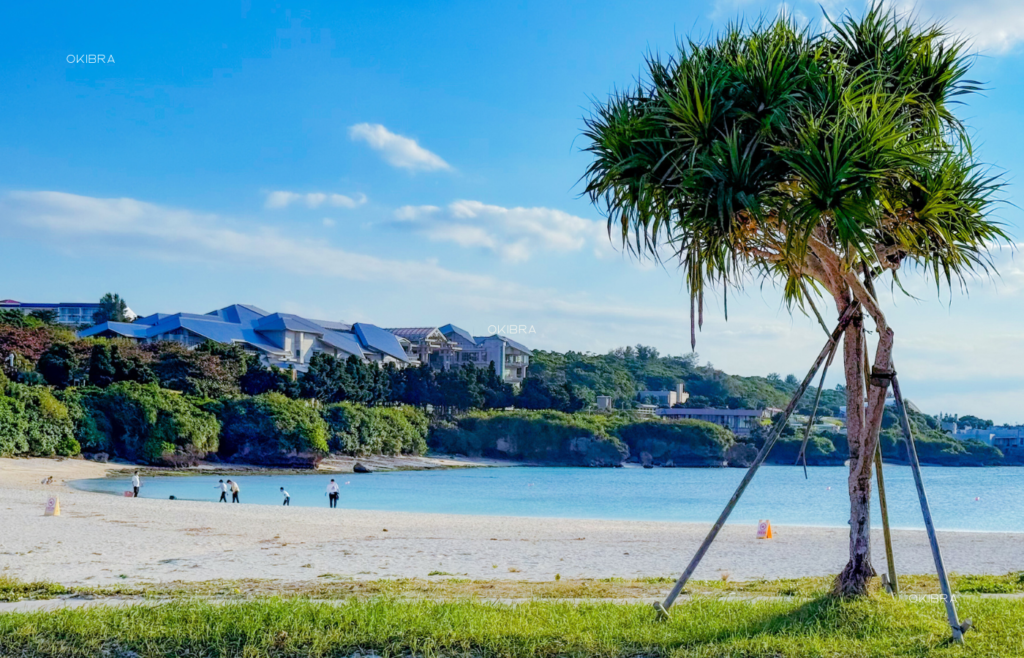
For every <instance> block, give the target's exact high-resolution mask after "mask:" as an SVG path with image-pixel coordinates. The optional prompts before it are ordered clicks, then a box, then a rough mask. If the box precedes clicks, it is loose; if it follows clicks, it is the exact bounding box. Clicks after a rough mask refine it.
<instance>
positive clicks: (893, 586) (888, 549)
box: [861, 274, 900, 596]
mask: <svg viewBox="0 0 1024 658" xmlns="http://www.w3.org/2000/svg"><path fill="white" fill-rule="evenodd" d="M864 278H865V281H866V282H867V286H868V290H869V291H870V292H871V294H872V295H874V294H875V287H874V285H873V284H872V283H871V278H870V277H869V276H868V275H867V274H865V277H864ZM861 340H863V341H864V395H865V398H866V396H867V394H868V393H869V392H870V391H871V372H872V370H871V359H870V358H869V357H868V341H867V336H866V335H864V334H862V335H861ZM882 381H883V382H884V383H885V384H886V387H888V383H889V382H888V381H887V380H885V379H883V380H882ZM878 430H879V431H878V432H876V433H875V434H874V436H872V437H871V438H872V439H874V440H875V478H876V479H877V480H878V507H879V509H880V510H881V512H882V537H883V538H884V539H885V562H886V566H887V567H888V568H889V577H888V578H887V580H888V585H889V589H890V592H891V593H892V595H893V596H899V593H900V592H899V582H898V580H897V578H896V557H895V556H894V555H893V553H892V533H891V532H890V530H889V506H888V505H887V504H886V502H885V478H884V477H883V476H882V445H881V441H880V439H879V434H880V433H881V430H882V428H881V427H879V428H878Z"/></svg>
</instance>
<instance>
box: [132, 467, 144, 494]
mask: <svg viewBox="0 0 1024 658" xmlns="http://www.w3.org/2000/svg"><path fill="white" fill-rule="evenodd" d="M140 487H142V480H140V479H139V472H138V471H135V475H133V476H132V490H133V491H134V492H135V495H134V496H132V498H138V497H139V488H140Z"/></svg>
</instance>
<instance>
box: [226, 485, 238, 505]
mask: <svg viewBox="0 0 1024 658" xmlns="http://www.w3.org/2000/svg"><path fill="white" fill-rule="evenodd" d="M228 484H229V485H231V502H233V503H237V502H239V501H238V491H239V489H238V483H237V482H235V481H233V480H228Z"/></svg>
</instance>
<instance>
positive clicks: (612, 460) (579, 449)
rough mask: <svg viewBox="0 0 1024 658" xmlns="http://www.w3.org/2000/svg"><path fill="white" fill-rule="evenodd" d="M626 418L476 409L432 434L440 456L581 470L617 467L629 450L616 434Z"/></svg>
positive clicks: (433, 445) (620, 415) (432, 439)
mask: <svg viewBox="0 0 1024 658" xmlns="http://www.w3.org/2000/svg"><path fill="white" fill-rule="evenodd" d="M624 422H626V417H625V415H624V414H613V415H603V414H569V413H565V412H562V411H553V410H548V411H528V410H517V411H507V412H495V411H473V412H470V413H468V414H466V415H464V416H461V417H459V418H458V419H457V420H456V421H455V422H454V423H451V424H449V425H448V426H444V427H439V428H437V429H435V430H434V432H433V433H432V435H431V445H432V447H434V448H435V449H436V450H438V451H440V452H448V453H458V454H465V455H487V456H492V457H504V458H507V459H518V460H526V461H536V462H554V463H559V464H568V465H578V466H618V465H619V464H621V463H622V461H623V460H624V459H625V458H626V457H627V456H628V455H629V449H628V448H627V447H626V446H625V444H623V443H622V442H621V441H619V439H618V438H617V437H616V436H615V434H614V432H615V430H616V429H617V428H618V427H619V426H620V425H621V424H623V423H624Z"/></svg>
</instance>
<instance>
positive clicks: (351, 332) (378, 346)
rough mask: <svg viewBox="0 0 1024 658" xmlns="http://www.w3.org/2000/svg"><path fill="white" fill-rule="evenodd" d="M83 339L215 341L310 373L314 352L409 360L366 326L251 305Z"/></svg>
mask: <svg viewBox="0 0 1024 658" xmlns="http://www.w3.org/2000/svg"><path fill="white" fill-rule="evenodd" d="M78 336H79V337H80V338H88V337H90V336H104V337H110V338H127V339H130V340H135V341H138V342H140V343H154V342H158V341H164V340H169V341H175V342H178V343H182V344H183V345H186V346H187V347H195V346H197V345H201V344H202V343H204V342H206V341H208V340H212V341H214V342H217V343H223V344H226V345H239V346H241V347H242V349H244V350H246V351H248V352H252V353H254V354H258V355H259V356H260V357H261V359H262V361H263V362H264V363H265V364H266V365H271V366H277V367H279V368H286V369H289V368H290V369H294V370H296V371H298V372H305V371H306V370H307V369H308V368H309V361H310V359H311V358H312V357H313V355H314V354H317V353H321V352H323V353H327V354H330V355H332V356H336V357H338V358H340V359H347V358H348V357H350V356H355V357H358V358H359V359H362V360H363V361H366V362H370V363H378V364H384V363H395V364H397V365H400V366H404V365H406V364H407V363H408V362H409V359H408V357H406V352H405V350H404V349H403V348H402V345H401V344H400V342H399V340H398V338H397V337H396V336H395V335H394V334H391V333H389V332H387V331H385V330H384V329H381V328H380V327H377V326H375V325H372V324H366V323H363V322H357V323H355V324H345V323H344V322H330V321H326V320H310V319H307V318H302V317H299V316H297V315H293V314H291V313H268V312H267V311H264V310H263V309H260V308H257V307H255V306H250V305H248V304H233V305H231V306H227V307H225V308H222V309H218V310H216V311H211V312H209V313H206V314H205V315H198V314H194V313H174V314H173V315H167V314H163V313H154V314H153V315H149V316H146V317H144V318H139V319H138V320H136V321H135V322H131V323H128V322H104V323H102V324H98V325H96V326H94V327H89V328H88V329H84V330H82V331H79V332H78Z"/></svg>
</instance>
